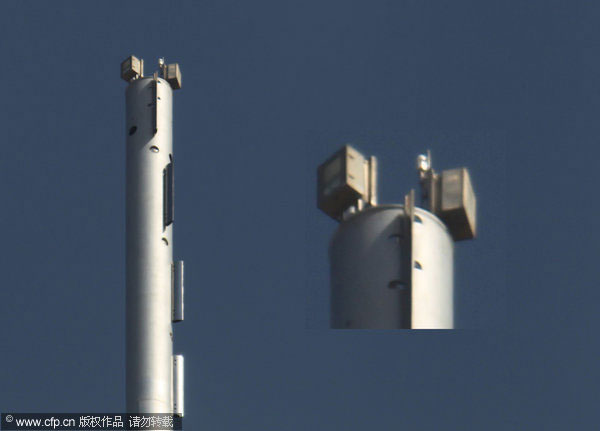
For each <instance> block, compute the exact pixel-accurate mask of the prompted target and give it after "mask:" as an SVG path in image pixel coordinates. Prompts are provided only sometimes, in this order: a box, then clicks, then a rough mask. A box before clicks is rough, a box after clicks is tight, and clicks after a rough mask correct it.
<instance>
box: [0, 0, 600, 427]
mask: <svg viewBox="0 0 600 431" xmlns="http://www.w3.org/2000/svg"><path fill="white" fill-rule="evenodd" d="M598 22H600V5H598V3H597V2H555V1H543V2H541V1H539V2H535V1H528V2H523V1H519V2H508V1H505V2H487V1H438V2H433V1H369V2H358V1H319V2H311V1H303V2H286V1H272V2H265V1H233V2H232V1H197V2H182V1H174V2H152V1H145V2H75V1H73V2H64V1H62V2H61V1H53V2H41V1H40V2H27V1H18V2H16V1H3V2H2V3H1V4H0V53H1V58H2V67H1V70H2V76H4V79H3V82H4V84H3V85H2V90H1V92H2V101H1V103H0V113H1V114H2V115H0V126H1V130H2V134H1V135H0V136H1V137H0V139H1V145H2V156H1V157H0V190H1V192H2V212H1V214H0V220H1V221H2V226H3V232H2V239H3V243H4V247H2V248H1V249H0V271H1V272H2V275H3V276H2V280H3V283H2V293H1V294H0V328H1V329H0V411H2V412H10V411H14V412H90V411H92V412H119V411H123V410H124V408H125V391H124V380H125V369H124V364H125V349H124V343H125V332H124V329H125V319H124V311H125V267H124V262H125V231H124V229H125V206H124V199H125V190H124V186H125V183H124V179H125V172H124V168H125V160H124V156H125V149H124V145H125V118H124V109H125V101H124V91H125V87H126V83H125V82H123V81H121V80H120V78H119V64H120V62H121V61H122V60H123V59H124V58H125V57H126V56H128V55H130V54H135V55H137V56H139V57H142V58H144V59H145V61H146V72H150V71H152V69H153V64H155V62H156V59H157V58H158V57H160V56H164V57H166V60H167V62H179V64H180V65H181V68H182V73H183V89H182V90H180V91H177V92H176V93H175V114H174V115H175V116H174V139H175V141H174V142H175V150H174V159H175V175H176V197H175V236H174V247H175V258H176V259H183V260H185V262H186V320H185V322H183V323H181V324H177V325H175V328H174V338H175V352H176V353H183V354H184V355H185V357H186V377H185V378H186V381H185V383H186V429H188V430H224V431H229V430H236V431H237V430H294V431H295V430H303V431H304V430H348V431H355V430H356V431H358V430H369V429H376V430H441V429H444V430H469V429H485V430H514V429H527V430H533V429H544V430H565V429H578V430H579V429H582V430H588V429H592V428H593V427H596V426H597V424H598V415H597V400H598V398H599V394H598V386H599V383H600V382H599V380H600V371H599V369H598V360H597V358H598V354H599V353H600V352H599V343H598V339H597V335H596V332H597V331H596V330H597V328H598V325H599V324H600V317H599V316H600V315H599V313H598V304H599V302H600V290H599V287H600V286H599V284H600V283H599V281H598V271H599V269H598V267H599V266H598V264H597V256H598V252H599V251H600V250H599V246H598V243H599V239H600V233H599V231H598V229H597V223H598V221H597V214H598V210H599V209H600V204H598V199H597V190H596V189H597V184H598V183H599V180H600V175H599V173H598V170H597V169H596V166H595V163H594V162H595V161H596V160H597V159H598V156H599V154H600V153H599V151H598V135H599V134H600V123H599V122H598V121H597V117H598V115H599V114H600V104H599V102H598V100H599V99H598V94H599V91H600V79H599V78H598V77H599V76H600V60H599V59H600V55H599V51H600V29H599V27H598V24H597V23H598ZM349 142H351V143H354V145H355V146H356V147H357V148H358V149H359V150H360V151H362V152H363V153H364V154H365V155H375V156H377V157H378V158H379V162H380V168H379V175H380V201H381V202H388V203H393V202H401V201H402V197H403V196H404V194H405V193H407V192H408V191H409V190H410V188H412V187H416V186H417V175H416V172H415V159H416V156H417V154H419V153H421V152H424V151H425V150H427V149H428V148H429V149H431V150H432V152H433V158H434V164H435V167H436V168H437V169H438V170H443V169H447V168H453V167H459V166H468V167H469V168H470V170H471V174H472V178H473V182H474V186H475V189H476V192H477V195H478V203H479V229H480V231H479V233H480V237H479V238H478V239H477V240H475V241H468V242H464V243H459V244H457V246H456V287H457V319H456V321H457V326H458V327H460V328H464V329H462V330H459V331H453V332H444V331H418V332H412V331H331V330H328V268H327V245H328V241H329V238H330V237H331V235H332V234H333V231H334V229H335V227H336V223H335V222H334V221H332V220H330V219H329V218H328V217H327V216H325V215H324V214H322V213H320V212H319V211H318V210H317V209H316V202H315V182H316V181H315V180H316V178H315V177H316V167H317V165H318V164H319V163H321V162H322V161H323V160H324V159H325V158H326V157H328V156H329V155H330V154H331V153H333V152H334V151H335V150H337V149H338V148H339V147H340V146H341V145H342V144H345V143H349Z"/></svg>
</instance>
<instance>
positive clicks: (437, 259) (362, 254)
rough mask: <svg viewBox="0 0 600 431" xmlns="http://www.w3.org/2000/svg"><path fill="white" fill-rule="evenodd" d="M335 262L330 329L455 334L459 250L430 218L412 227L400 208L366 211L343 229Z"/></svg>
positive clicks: (424, 214)
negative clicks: (455, 272)
mask: <svg viewBox="0 0 600 431" xmlns="http://www.w3.org/2000/svg"><path fill="white" fill-rule="evenodd" d="M411 224H412V226H413V228H412V231H411V227H410V226H411ZM411 238H412V241H411ZM411 242H412V258H411ZM329 259H330V265H331V327H332V328H349V329H401V328H408V327H410V326H411V325H410V324H409V323H410V322H412V327H413V328H424V327H429V328H452V326H453V322H452V315H453V302H452V296H453V279H452V275H453V272H452V265H453V243H452V239H451V238H450V236H449V234H448V231H447V229H446V227H445V226H444V224H443V223H441V221H440V220H439V219H438V218H437V217H435V216H434V215H433V214H431V213H429V212H428V211H425V210H423V209H420V208H415V209H414V222H413V223H407V222H406V213H405V211H404V207H403V206H401V205H382V206H379V207H371V208H367V209H365V210H363V211H361V212H359V213H357V214H356V215H355V216H352V217H351V218H350V219H348V220H347V221H344V222H342V223H341V224H340V225H339V227H338V229H337V231H336V233H335V234H334V236H333V238H332V240H331V244H330V248H329ZM417 262H418V264H419V265H420V266H421V268H422V269H421V270H420V272H418V273H417V272H416V270H414V269H413V270H412V271H411V269H412V268H413V267H414V265H415V264H416V263H417ZM411 279H412V283H411ZM448 298H450V299H448ZM411 314H412V316H411ZM408 316H411V317H408Z"/></svg>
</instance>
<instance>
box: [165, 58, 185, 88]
mask: <svg viewBox="0 0 600 431" xmlns="http://www.w3.org/2000/svg"><path fill="white" fill-rule="evenodd" d="M166 79H167V82H168V83H169V84H170V85H171V88H173V90H179V89H180V88H181V70H180V69H179V64H178V63H172V64H168V65H167V68H166Z"/></svg>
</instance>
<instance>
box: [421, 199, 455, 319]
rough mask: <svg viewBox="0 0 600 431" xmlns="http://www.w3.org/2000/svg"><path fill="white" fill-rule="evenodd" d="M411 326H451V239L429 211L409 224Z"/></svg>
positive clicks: (452, 307)
mask: <svg viewBox="0 0 600 431" xmlns="http://www.w3.org/2000/svg"><path fill="white" fill-rule="evenodd" d="M412 261H413V265H412V276H411V280H412V283H411V286H412V292H411V296H412V309H411V310H412V328H413V329H452V328H454V283H453V280H454V242H453V240H452V237H451V236H450V233H449V232H448V229H447V228H446V226H445V225H444V223H442V222H441V221H440V219H438V218H437V217H436V216H435V215H433V214H431V213H430V212H429V211H425V210H422V209H420V208H415V221H414V222H413V224H412Z"/></svg>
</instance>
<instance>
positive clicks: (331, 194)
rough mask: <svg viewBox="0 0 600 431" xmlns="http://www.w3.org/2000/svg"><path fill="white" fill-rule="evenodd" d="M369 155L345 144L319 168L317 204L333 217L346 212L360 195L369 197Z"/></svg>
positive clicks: (362, 197)
mask: <svg viewBox="0 0 600 431" xmlns="http://www.w3.org/2000/svg"><path fill="white" fill-rule="evenodd" d="M365 167H366V162H365V158H364V157H363V156H362V155H361V154H360V153H359V152H358V151H356V150H355V149H354V148H352V147H351V146H349V145H345V146H344V147H343V148H342V149H341V150H339V151H338V152H336V153H335V154H334V155H333V156H331V157H330V158H329V159H327V160H326V161H325V162H324V163H322V164H321V165H320V166H319V168H318V170H317V206H318V207H319V209H321V210H322V211H323V212H325V213H326V214H327V215H329V216H330V217H332V218H334V219H336V220H340V219H341V218H342V214H343V213H344V212H345V211H346V210H347V209H348V208H349V207H351V206H353V205H357V201H358V200H359V199H364V200H367V198H368V185H367V180H368V177H367V176H366V174H367V172H366V171H367V169H366V168H365Z"/></svg>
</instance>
